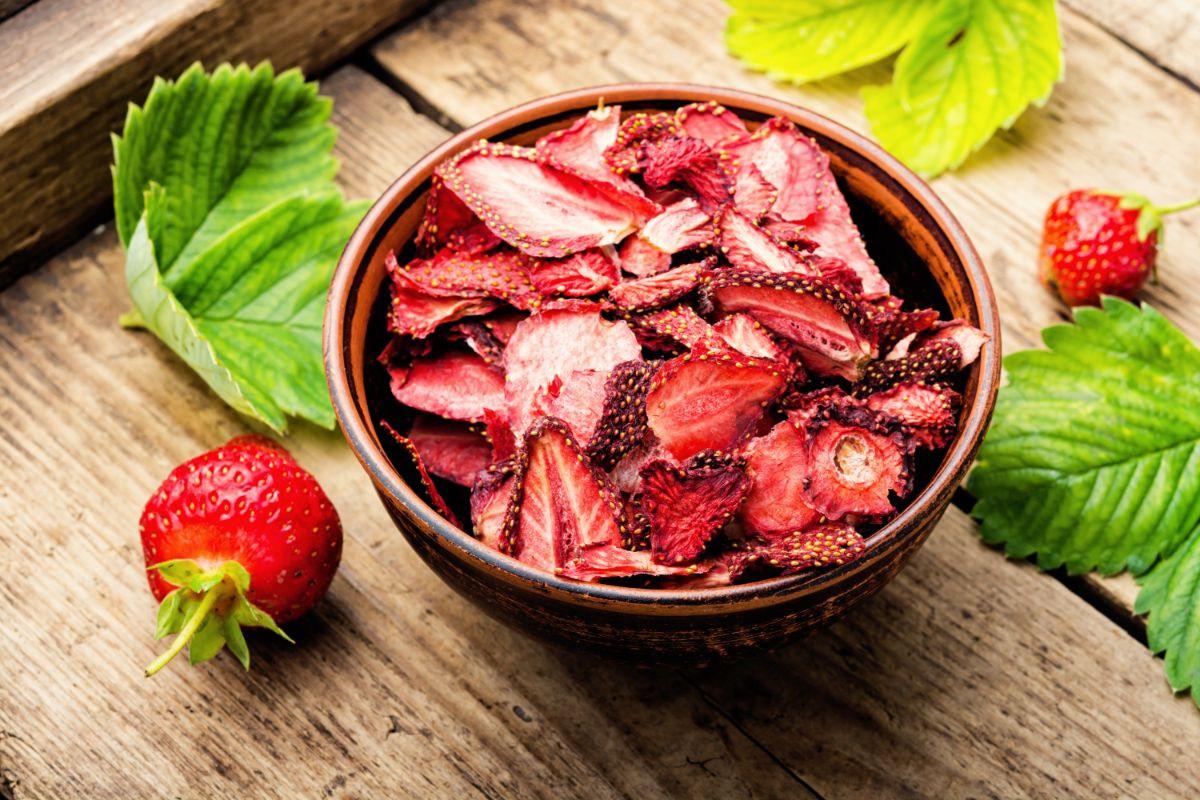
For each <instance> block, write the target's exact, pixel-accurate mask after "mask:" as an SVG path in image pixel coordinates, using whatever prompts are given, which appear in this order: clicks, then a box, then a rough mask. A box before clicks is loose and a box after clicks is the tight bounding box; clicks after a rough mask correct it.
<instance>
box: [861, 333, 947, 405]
mask: <svg viewBox="0 0 1200 800" xmlns="http://www.w3.org/2000/svg"><path fill="white" fill-rule="evenodd" d="M901 345H905V340H903V339H902V340H901ZM901 345H897V347H900V346H901ZM964 360H965V359H964V358H963V351H962V348H961V347H960V346H959V344H958V342H956V341H954V340H953V339H948V338H947V339H934V340H932V341H927V342H925V343H923V344H921V345H919V346H917V347H915V348H914V349H912V350H911V351H910V350H908V348H907V346H905V347H904V354H903V355H896V350H895V349H893V351H892V355H889V356H888V357H887V358H886V359H884V360H882V361H873V362H871V363H870V364H869V365H867V367H866V369H865V370H863V376H862V380H861V381H859V383H858V384H857V385H856V386H855V387H854V393H855V394H856V395H858V396H859V397H865V396H867V395H870V394H874V393H875V392H881V391H884V390H886V389H890V388H892V387H893V386H895V385H896V384H899V383H906V382H910V381H914V382H918V381H923V382H925V383H936V382H937V381H940V380H943V379H945V378H949V377H951V376H952V375H954V374H955V373H957V372H958V371H959V370H960V369H962V366H963V361H964Z"/></svg>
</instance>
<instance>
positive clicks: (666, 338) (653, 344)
mask: <svg viewBox="0 0 1200 800" xmlns="http://www.w3.org/2000/svg"><path fill="white" fill-rule="evenodd" d="M625 319H626V320H627V321H628V322H629V324H630V325H631V326H632V327H633V329H634V332H635V333H637V335H638V340H639V341H640V342H641V343H642V345H643V346H644V347H647V348H649V349H652V350H660V351H662V352H669V351H671V350H676V351H677V348H676V347H675V345H682V346H683V347H685V348H688V349H690V348H692V347H695V346H696V345H698V344H700V343H701V342H707V343H710V344H713V346H716V345H715V343H716V342H717V341H718V337H717V334H716V333H715V331H714V330H713V327H712V326H711V325H709V324H708V323H707V322H705V321H704V319H703V318H702V317H701V316H700V315H699V314H697V313H696V312H695V311H694V310H693V309H692V307H691V306H688V305H676V306H671V307H670V308H663V309H659V310H658V311H651V312H650V313H648V314H628V315H626V317H625Z"/></svg>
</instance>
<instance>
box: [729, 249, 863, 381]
mask: <svg viewBox="0 0 1200 800" xmlns="http://www.w3.org/2000/svg"><path fill="white" fill-rule="evenodd" d="M710 289H711V295H712V299H713V302H714V303H715V304H716V305H717V306H718V308H720V309H722V310H724V311H726V312H736V311H745V312H747V313H749V314H750V315H751V316H752V317H754V318H755V319H756V320H758V321H759V322H761V323H762V324H763V325H764V326H766V327H767V328H768V329H769V330H771V331H773V332H774V333H776V334H777V335H779V336H782V337H783V338H785V339H787V340H789V341H791V342H793V343H794V344H795V345H796V346H797V348H798V353H799V355H800V358H801V359H802V360H803V362H804V366H805V367H806V368H808V369H810V370H811V371H813V372H815V373H817V374H818V375H834V376H839V377H843V378H845V379H847V380H849V381H856V380H858V379H859V378H860V377H861V375H862V372H863V370H864V368H865V367H866V365H867V363H868V362H869V361H870V360H871V359H872V358H874V357H875V356H876V355H878V351H877V349H876V347H875V344H874V342H873V341H872V340H871V337H870V333H869V328H868V326H867V319H866V316H865V313H864V312H863V310H862V307H861V304H860V303H859V302H858V301H857V300H856V299H854V298H853V297H852V296H851V295H849V294H847V293H846V292H845V291H844V290H843V289H842V288H841V287H839V286H836V285H834V284H832V283H829V282H827V281H824V280H822V279H820V278H812V277H805V276H803V275H788V274H777V273H768V274H746V273H737V272H721V273H717V274H716V275H714V277H713V278H712V281H711V283H710Z"/></svg>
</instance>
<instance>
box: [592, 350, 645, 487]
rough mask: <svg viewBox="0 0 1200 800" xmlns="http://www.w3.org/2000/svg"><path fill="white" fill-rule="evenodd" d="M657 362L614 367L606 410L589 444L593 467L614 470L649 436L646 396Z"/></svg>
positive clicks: (624, 364)
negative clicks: (647, 430)
mask: <svg viewBox="0 0 1200 800" xmlns="http://www.w3.org/2000/svg"><path fill="white" fill-rule="evenodd" d="M657 370H658V364H657V363H656V362H653V361H651V362H646V361H641V360H635V361H626V362H624V363H622V364H618V365H617V366H615V367H613V370H612V372H610V373H609V375H608V380H607V381H606V382H605V384H604V408H603V412H602V413H601V415H600V419H599V421H598V422H597V423H596V426H595V428H594V430H593V433H592V435H591V438H590V440H589V441H588V448H587V454H588V458H590V459H591V461H592V463H593V464H595V465H596V466H597V467H599V468H600V469H603V470H611V469H612V468H613V467H615V466H616V465H617V462H619V461H620V460H621V459H622V458H624V457H625V455H626V454H627V453H628V452H629V451H630V450H632V449H633V448H634V447H636V446H637V445H638V443H640V442H641V441H642V438H643V437H644V436H645V434H646V392H647V391H649V389H650V382H651V380H652V379H653V378H654V373H655V372H656V371H657Z"/></svg>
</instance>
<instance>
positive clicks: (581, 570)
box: [562, 544, 703, 581]
mask: <svg viewBox="0 0 1200 800" xmlns="http://www.w3.org/2000/svg"><path fill="white" fill-rule="evenodd" d="M702 569H703V568H702V567H700V566H697V565H693V566H669V565H666V564H657V563H655V561H654V557H653V556H652V555H651V554H650V552H649V551H647V550H626V549H624V548H622V547H616V546H614V545H611V544H604V545H597V546H595V547H588V548H586V549H584V550H583V552H582V553H581V554H580V558H579V560H578V561H577V562H575V563H574V564H572V565H571V566H568V567H566V568H564V569H563V571H562V574H563V575H564V576H565V577H568V578H574V579H575V580H577V581H599V580H604V579H606V578H631V577H633V576H635V575H677V576H682V575H695V574H697V573H698V572H701V571H702Z"/></svg>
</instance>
